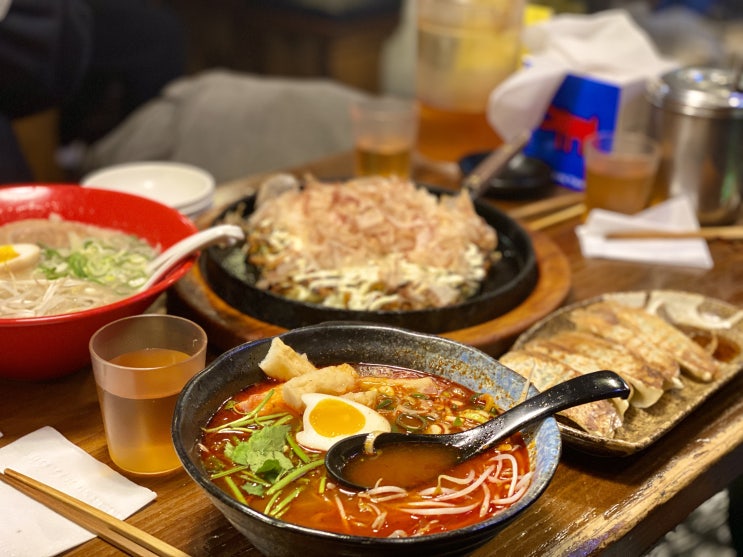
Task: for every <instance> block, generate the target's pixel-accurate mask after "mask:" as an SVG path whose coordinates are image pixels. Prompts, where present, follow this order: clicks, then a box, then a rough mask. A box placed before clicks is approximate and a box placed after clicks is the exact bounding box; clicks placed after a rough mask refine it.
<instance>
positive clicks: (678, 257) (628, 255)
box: [575, 196, 714, 269]
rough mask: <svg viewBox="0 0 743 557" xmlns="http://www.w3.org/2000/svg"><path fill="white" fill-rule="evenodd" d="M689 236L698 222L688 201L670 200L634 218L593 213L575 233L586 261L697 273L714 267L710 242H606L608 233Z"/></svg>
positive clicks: (681, 198) (675, 198) (610, 213)
mask: <svg viewBox="0 0 743 557" xmlns="http://www.w3.org/2000/svg"><path fill="white" fill-rule="evenodd" d="M647 229H653V230H661V231H669V232H686V231H690V230H698V229H699V222H698V220H697V217H696V213H695V211H694V208H693V206H692V204H691V202H690V201H689V199H688V198H687V197H684V196H679V197H674V198H671V199H669V200H667V201H664V202H663V203H660V204H658V205H655V206H653V207H651V208H649V209H646V210H644V211H642V212H640V213H637V214H635V215H622V214H619V213H614V212H611V211H604V210H602V209H594V210H592V211H591V212H590V213H589V215H588V218H587V219H586V223H585V224H584V225H581V226H578V227H577V228H576V229H575V233H576V234H577V236H578V240H579V242H580V247H581V252H582V253H583V257H601V258H604V259H619V260H623V261H638V262H641V263H650V264H653V265H675V266H682V267H693V268H698V269H711V268H712V267H713V266H714V261H713V260H712V255H711V254H710V251H709V247H708V246H707V242H706V241H705V240H703V239H701V238H684V239H662V240H648V239H645V240H625V239H621V240H619V239H616V240H614V239H612V240H609V239H606V238H605V235H606V234H607V233H609V232H619V231H624V230H647Z"/></svg>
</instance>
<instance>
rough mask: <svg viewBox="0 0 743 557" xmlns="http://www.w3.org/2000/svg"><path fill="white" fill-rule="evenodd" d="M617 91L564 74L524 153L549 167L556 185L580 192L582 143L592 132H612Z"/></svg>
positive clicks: (599, 82)
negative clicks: (563, 78)
mask: <svg viewBox="0 0 743 557" xmlns="http://www.w3.org/2000/svg"><path fill="white" fill-rule="evenodd" d="M620 97H621V88H620V87H618V86H617V85H612V84H609V83H606V82H602V81H598V80H595V79H590V78H586V77H579V76H575V75H568V76H567V77H565V80H564V81H563V83H562V85H561V86H560V88H559V89H558V90H557V93H555V96H554V98H553V99H552V103H551V104H550V106H549V108H548V110H547V113H546V114H545V117H544V120H543V121H542V124H541V125H540V127H539V128H538V129H537V130H535V131H534V133H533V134H532V138H531V140H530V142H529V144H528V145H527V146H526V148H525V150H524V151H525V153H526V154H527V155H529V156H533V157H536V158H538V159H541V160H543V161H544V162H546V163H547V164H549V165H550V167H551V168H552V172H553V177H554V180H555V182H556V183H558V184H560V185H563V186H566V187H568V188H571V189H574V190H582V189H583V187H584V183H585V172H584V168H583V149H582V142H583V140H584V139H585V138H586V137H588V136H589V135H591V134H592V133H594V132H596V131H604V130H609V131H610V130H613V129H615V127H616V124H617V119H618V115H619V109H620V100H621V98H620Z"/></svg>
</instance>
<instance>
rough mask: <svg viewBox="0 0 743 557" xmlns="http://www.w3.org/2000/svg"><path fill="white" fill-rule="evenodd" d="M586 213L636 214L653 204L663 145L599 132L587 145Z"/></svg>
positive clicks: (634, 135)
mask: <svg viewBox="0 0 743 557" xmlns="http://www.w3.org/2000/svg"><path fill="white" fill-rule="evenodd" d="M583 160H584V163H585V171H586V172H585V193H586V199H585V204H586V211H587V212H588V211H590V210H591V209H606V210H609V211H615V212H617V213H625V214H630V215H631V214H634V213H637V212H638V211H641V210H642V209H645V208H646V207H647V206H648V205H649V203H650V197H651V193H652V191H653V184H654V182H655V176H656V173H657V171H658V164H659V162H660V145H658V143H657V142H656V141H655V140H653V139H651V138H650V137H647V136H646V135H644V134H642V133H636V132H625V131H616V132H598V133H595V134H593V135H591V136H588V137H587V138H586V139H585V141H584V143H583Z"/></svg>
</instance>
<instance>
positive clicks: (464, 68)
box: [416, 0, 525, 162]
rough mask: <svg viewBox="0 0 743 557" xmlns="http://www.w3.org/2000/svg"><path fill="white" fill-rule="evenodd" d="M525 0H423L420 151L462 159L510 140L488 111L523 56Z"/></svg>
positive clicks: (418, 81)
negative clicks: (495, 91)
mask: <svg viewBox="0 0 743 557" xmlns="http://www.w3.org/2000/svg"><path fill="white" fill-rule="evenodd" d="M524 4H525V2H524V1H523V0H417V4H416V8H417V60H416V97H417V98H418V101H419V102H420V133H419V140H418V152H419V153H420V154H421V156H423V157H424V158H426V159H429V160H432V161H440V162H456V161H458V160H459V159H460V158H461V157H463V156H465V155H469V154H472V153H478V152H483V151H491V150H493V149H494V148H496V147H498V146H499V145H500V144H501V143H502V140H501V139H500V138H499V137H498V135H497V134H496V132H495V131H494V130H493V129H492V127H491V126H490V124H489V123H488V121H487V118H486V110H487V104H488V97H489V96H490V93H491V92H492V90H493V89H494V88H495V87H496V86H497V85H498V84H500V83H501V82H502V81H503V80H504V79H505V78H507V77H508V76H509V75H511V74H512V73H513V72H514V71H515V70H516V69H517V68H518V67H519V65H520V61H521V31H522V28H523V13H524Z"/></svg>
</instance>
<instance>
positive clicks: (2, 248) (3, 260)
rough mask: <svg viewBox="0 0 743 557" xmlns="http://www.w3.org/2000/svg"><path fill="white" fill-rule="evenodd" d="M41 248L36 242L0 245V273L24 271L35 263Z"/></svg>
mask: <svg viewBox="0 0 743 557" xmlns="http://www.w3.org/2000/svg"><path fill="white" fill-rule="evenodd" d="M40 255H41V250H40V249H39V246H37V245H36V244H2V245H0V273H3V272H12V273H17V272H19V271H25V270H26V269H30V268H32V267H34V266H35V265H36V263H38V261H39V257H40Z"/></svg>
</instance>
